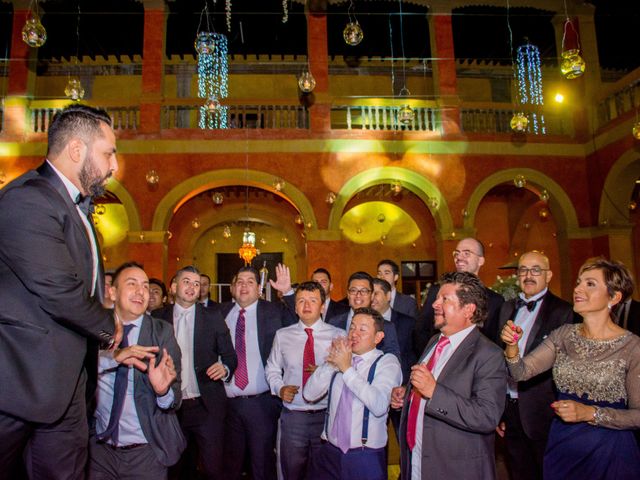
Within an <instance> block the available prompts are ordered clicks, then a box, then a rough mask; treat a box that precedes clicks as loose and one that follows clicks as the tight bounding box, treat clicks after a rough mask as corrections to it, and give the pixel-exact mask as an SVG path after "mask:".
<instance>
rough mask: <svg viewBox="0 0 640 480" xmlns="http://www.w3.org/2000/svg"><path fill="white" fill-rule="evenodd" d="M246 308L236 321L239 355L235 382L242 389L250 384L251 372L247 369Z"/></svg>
mask: <svg viewBox="0 0 640 480" xmlns="http://www.w3.org/2000/svg"><path fill="white" fill-rule="evenodd" d="M245 311H246V310H245V309H244V308H241V309H240V312H239V313H238V321H237V322H236V355H237V357H238V366H237V367H236V371H235V380H234V382H235V384H236V387H238V388H239V389H240V390H244V389H245V388H247V385H249V373H248V371H247V345H246V341H245V329H246V322H245V318H244V312H245Z"/></svg>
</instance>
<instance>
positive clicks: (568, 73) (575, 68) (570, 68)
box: [560, 49, 586, 80]
mask: <svg viewBox="0 0 640 480" xmlns="http://www.w3.org/2000/svg"><path fill="white" fill-rule="evenodd" d="M561 56H562V61H561V62H560V72H561V73H562V76H563V77H564V78H566V79H567V80H573V79H574V78H578V77H581V76H582V74H583V73H584V69H585V67H586V64H585V62H584V59H583V58H582V57H581V56H580V50H578V49H571V50H565V51H564V52H562V55H561Z"/></svg>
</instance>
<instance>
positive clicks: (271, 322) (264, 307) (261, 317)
mask: <svg viewBox="0 0 640 480" xmlns="http://www.w3.org/2000/svg"><path fill="white" fill-rule="evenodd" d="M234 305H235V303H233V302H224V303H222V304H220V311H221V313H222V317H223V318H227V315H229V312H230V311H231V309H232V308H233V306H234ZM256 316H257V322H258V325H257V326H258V347H259V349H260V358H262V364H263V365H266V364H267V360H268V359H269V354H270V353H271V347H272V346H273V339H274V337H275V336H276V331H277V330H279V329H280V328H282V327H287V326H289V325H292V324H293V323H295V322H296V321H297V318H296V315H295V313H292V312H291V311H290V310H289V309H288V307H287V306H286V305H285V304H284V303H282V302H267V301H266V300H262V299H259V300H258V306H257V309H256Z"/></svg>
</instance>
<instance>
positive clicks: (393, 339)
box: [327, 309, 402, 362]
mask: <svg viewBox="0 0 640 480" xmlns="http://www.w3.org/2000/svg"><path fill="white" fill-rule="evenodd" d="M350 310H351V309H349V310H347V311H346V312H345V313H343V314H340V315H338V316H336V317H333V318H332V319H330V320H328V322H327V323H329V324H331V325H333V326H334V327H338V328H341V329H343V330H346V331H347V333H349V331H348V330H347V319H348V318H349V311H350ZM376 348H377V349H378V350H382V351H383V352H384V353H393V354H394V355H395V356H396V357H398V360H400V362H402V354H401V352H400V344H399V343H398V333H397V332H396V327H394V326H393V324H392V323H391V322H386V321H385V322H384V339H383V340H382V342H380V344H379V345H378V346H377V347H376Z"/></svg>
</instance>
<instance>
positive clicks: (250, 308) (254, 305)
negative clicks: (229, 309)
mask: <svg viewBox="0 0 640 480" xmlns="http://www.w3.org/2000/svg"><path fill="white" fill-rule="evenodd" d="M233 308H234V309H235V310H236V311H237V312H239V311H240V309H241V308H243V307H241V306H240V305H238V303H237V302H236V304H235V305H234V307H233ZM257 309H258V300H256V301H255V302H253V303H252V304H251V305H247V306H246V307H244V311H245V312H255V311H257Z"/></svg>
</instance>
